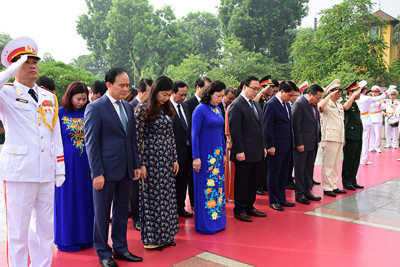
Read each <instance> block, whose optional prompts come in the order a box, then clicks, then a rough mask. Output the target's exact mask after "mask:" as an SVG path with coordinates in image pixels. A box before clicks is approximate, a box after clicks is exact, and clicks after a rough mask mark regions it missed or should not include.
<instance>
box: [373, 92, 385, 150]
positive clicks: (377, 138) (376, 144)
mask: <svg viewBox="0 0 400 267" xmlns="http://www.w3.org/2000/svg"><path fill="white" fill-rule="evenodd" d="M371 91H372V96H374V97H375V96H379V94H381V93H382V89H381V88H380V87H379V86H377V85H374V86H372V88H371ZM385 109H386V104H385V102H384V100H381V101H377V102H374V103H372V104H371V106H370V110H369V112H370V113H371V122H372V124H371V139H370V142H369V146H370V149H369V152H378V153H381V152H382V151H381V131H382V125H383V116H382V115H383V112H382V111H383V110H385Z"/></svg>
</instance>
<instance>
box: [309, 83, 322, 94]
mask: <svg viewBox="0 0 400 267" xmlns="http://www.w3.org/2000/svg"><path fill="white" fill-rule="evenodd" d="M307 89H308V90H307V94H309V93H311V94H312V95H316V94H317V93H318V92H321V93H323V92H324V89H322V87H321V86H319V85H318V84H313V85H311V86H310V87H309V88H307Z"/></svg>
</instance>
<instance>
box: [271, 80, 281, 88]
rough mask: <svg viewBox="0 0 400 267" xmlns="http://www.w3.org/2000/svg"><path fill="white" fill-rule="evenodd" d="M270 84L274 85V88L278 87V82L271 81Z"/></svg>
mask: <svg viewBox="0 0 400 267" xmlns="http://www.w3.org/2000/svg"><path fill="white" fill-rule="evenodd" d="M271 82H272V83H273V84H274V87H279V82H278V81H277V80H274V79H273V80H271Z"/></svg>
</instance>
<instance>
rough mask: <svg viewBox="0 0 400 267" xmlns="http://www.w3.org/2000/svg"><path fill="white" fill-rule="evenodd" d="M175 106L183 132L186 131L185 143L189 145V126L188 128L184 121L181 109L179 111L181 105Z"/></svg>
mask: <svg viewBox="0 0 400 267" xmlns="http://www.w3.org/2000/svg"><path fill="white" fill-rule="evenodd" d="M177 108H178V114H179V119H180V120H181V121H182V125H183V128H185V132H186V141H187V143H188V145H189V144H190V141H189V139H190V136H189V128H188V126H187V123H186V120H185V118H184V117H183V113H182V111H181V105H180V104H178V106H177Z"/></svg>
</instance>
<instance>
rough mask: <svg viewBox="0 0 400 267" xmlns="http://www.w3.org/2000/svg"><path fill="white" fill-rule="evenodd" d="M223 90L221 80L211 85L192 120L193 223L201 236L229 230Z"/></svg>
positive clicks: (223, 85)
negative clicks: (226, 228) (222, 110)
mask: <svg viewBox="0 0 400 267" xmlns="http://www.w3.org/2000/svg"><path fill="white" fill-rule="evenodd" d="M224 89H225V84H224V83H222V82H220V81H214V82H212V83H210V84H209V85H208V87H207V88H206V89H205V90H204V92H203V95H202V98H201V104H200V105H198V106H197V107H196V109H195V110H194V112H193V117H192V151H193V170H194V172H193V181H194V197H195V201H194V203H195V206H194V211H195V217H194V220H195V228H196V232H198V233H200V234H215V233H216V232H217V231H221V230H223V229H225V227H226V209H225V188H224V187H225V179H224V162H226V156H225V139H224V119H223V118H222V112H221V110H220V109H219V107H218V104H219V103H221V101H222V97H223V96H224Z"/></svg>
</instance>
